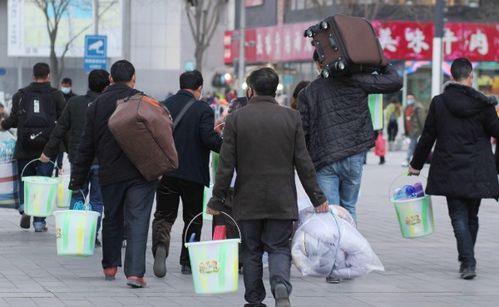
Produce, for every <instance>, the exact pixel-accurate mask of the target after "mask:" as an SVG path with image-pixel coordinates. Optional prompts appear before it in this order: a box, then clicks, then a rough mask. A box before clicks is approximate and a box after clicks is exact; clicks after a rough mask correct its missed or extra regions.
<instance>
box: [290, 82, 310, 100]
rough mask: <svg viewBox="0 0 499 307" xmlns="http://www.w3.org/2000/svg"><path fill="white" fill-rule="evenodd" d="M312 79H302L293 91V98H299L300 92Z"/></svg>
mask: <svg viewBox="0 0 499 307" xmlns="http://www.w3.org/2000/svg"><path fill="white" fill-rule="evenodd" d="M309 83H310V81H300V82H299V83H298V84H297V85H296V87H295V90H294V91H293V98H295V99H296V98H298V94H300V92H301V90H302V89H304V88H306V87H307V85H309Z"/></svg>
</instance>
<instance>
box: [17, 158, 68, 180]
mask: <svg viewBox="0 0 499 307" xmlns="http://www.w3.org/2000/svg"><path fill="white" fill-rule="evenodd" d="M35 161H40V162H41V160H40V159H38V158H37V159H33V160H31V161H29V162H28V164H26V165H25V166H24V168H23V171H22V172H21V178H23V174H24V171H25V170H26V167H28V165H30V164H31V163H33V162H35ZM49 162H50V163H52V164H54V168H56V169H59V167H57V164H56V163H55V162H54V161H52V160H49Z"/></svg>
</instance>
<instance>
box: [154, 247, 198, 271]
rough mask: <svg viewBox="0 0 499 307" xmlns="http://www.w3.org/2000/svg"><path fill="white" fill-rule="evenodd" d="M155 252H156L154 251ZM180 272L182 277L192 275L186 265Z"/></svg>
mask: <svg viewBox="0 0 499 307" xmlns="http://www.w3.org/2000/svg"><path fill="white" fill-rule="evenodd" d="M156 252H158V251H156ZM181 272H182V274H184V275H191V274H192V271H191V267H190V266H188V265H183V266H182V269H181Z"/></svg>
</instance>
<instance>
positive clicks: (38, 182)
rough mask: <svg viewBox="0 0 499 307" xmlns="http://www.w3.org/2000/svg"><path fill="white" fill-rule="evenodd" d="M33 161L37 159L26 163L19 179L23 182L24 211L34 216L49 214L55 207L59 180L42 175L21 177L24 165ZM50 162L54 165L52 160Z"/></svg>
mask: <svg viewBox="0 0 499 307" xmlns="http://www.w3.org/2000/svg"><path fill="white" fill-rule="evenodd" d="M35 161H38V159H35V160H32V161H30V162H29V163H28V164H26V166H25V167H24V169H23V170H22V172H21V178H22V179H21V180H22V181H23V182H24V213H25V214H27V215H30V216H36V217H47V216H51V215H52V213H53V211H54V207H55V202H56V196H57V184H58V183H59V180H58V179H57V178H52V177H44V176H27V177H23V174H24V170H26V167H27V166H28V165H29V164H31V163H33V162H35ZM50 162H51V163H52V164H54V166H55V163H54V162H52V161H50ZM56 168H57V166H56Z"/></svg>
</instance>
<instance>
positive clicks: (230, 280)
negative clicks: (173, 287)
mask: <svg viewBox="0 0 499 307" xmlns="http://www.w3.org/2000/svg"><path fill="white" fill-rule="evenodd" d="M222 213H223V214H225V215H226V216H228V217H229V218H231V219H232V217H230V216H229V215H228V214H226V213H224V212H222ZM201 214H202V213H199V214H198V215H196V216H195V217H194V218H193V219H192V221H191V222H190V223H189V225H188V226H187V230H188V229H189V227H190V226H191V224H192V222H193V221H194V220H195V219H196V218H198V217H199V216H200V215H201ZM232 221H233V222H234V225H236V226H237V224H236V222H235V221H234V219H232ZM187 230H186V234H187V232H188V231H187ZM238 230H239V227H238ZM239 237H241V231H240V230H239ZM186 239H187V238H184V240H186ZM185 242H187V241H185ZM239 243H241V240H240V239H228V240H217V241H204V242H191V243H185V246H186V247H187V249H188V250H189V258H190V261H191V269H192V280H193V283H194V291H195V292H196V293H197V294H221V293H231V292H236V291H237V289H238V285H239Z"/></svg>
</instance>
